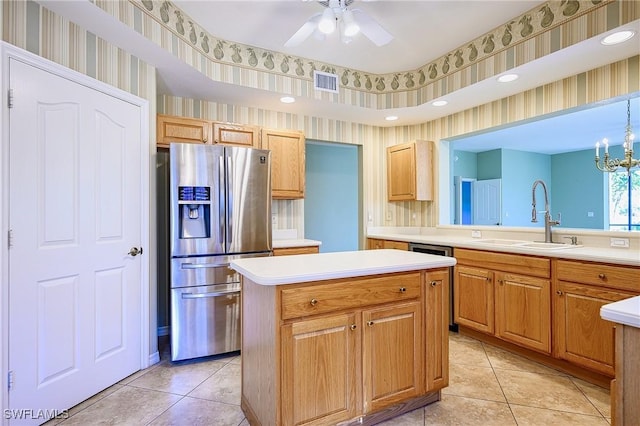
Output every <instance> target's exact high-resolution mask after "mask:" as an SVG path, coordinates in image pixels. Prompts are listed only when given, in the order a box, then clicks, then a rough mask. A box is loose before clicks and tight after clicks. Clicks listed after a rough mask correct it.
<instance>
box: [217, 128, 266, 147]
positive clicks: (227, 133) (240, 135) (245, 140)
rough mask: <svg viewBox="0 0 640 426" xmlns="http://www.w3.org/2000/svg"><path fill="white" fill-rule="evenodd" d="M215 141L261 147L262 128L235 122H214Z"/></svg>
mask: <svg viewBox="0 0 640 426" xmlns="http://www.w3.org/2000/svg"><path fill="white" fill-rule="evenodd" d="M213 143H219V144H224V145H236V146H244V147H247V148H260V129H259V128H258V127H255V126H244V125H241V124H233V123H217V122H214V123H213Z"/></svg>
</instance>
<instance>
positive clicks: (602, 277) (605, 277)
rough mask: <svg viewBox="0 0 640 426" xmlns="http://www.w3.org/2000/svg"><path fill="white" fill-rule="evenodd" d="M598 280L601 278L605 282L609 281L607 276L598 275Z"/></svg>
mask: <svg viewBox="0 0 640 426" xmlns="http://www.w3.org/2000/svg"><path fill="white" fill-rule="evenodd" d="M598 278H600V279H601V280H605V279H607V276H606V275H605V274H598Z"/></svg>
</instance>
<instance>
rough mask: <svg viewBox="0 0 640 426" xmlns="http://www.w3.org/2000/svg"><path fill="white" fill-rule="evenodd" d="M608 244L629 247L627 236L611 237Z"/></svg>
mask: <svg viewBox="0 0 640 426" xmlns="http://www.w3.org/2000/svg"><path fill="white" fill-rule="evenodd" d="M610 245H611V247H623V248H629V239H628V238H611V239H610Z"/></svg>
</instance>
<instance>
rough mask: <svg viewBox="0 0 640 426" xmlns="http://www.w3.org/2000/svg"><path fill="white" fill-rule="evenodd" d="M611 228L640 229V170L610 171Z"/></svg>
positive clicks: (619, 229) (620, 229) (615, 229)
mask: <svg viewBox="0 0 640 426" xmlns="http://www.w3.org/2000/svg"><path fill="white" fill-rule="evenodd" d="M609 229H610V230H611V231H628V230H631V231H640V170H639V169H632V171H631V173H630V174H627V172H626V171H620V172H612V173H609Z"/></svg>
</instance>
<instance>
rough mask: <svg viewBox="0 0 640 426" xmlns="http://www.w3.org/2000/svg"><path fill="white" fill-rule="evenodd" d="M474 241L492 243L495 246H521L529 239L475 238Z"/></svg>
mask: <svg viewBox="0 0 640 426" xmlns="http://www.w3.org/2000/svg"><path fill="white" fill-rule="evenodd" d="M473 242H474V243H480V244H490V245H495V246H519V245H521V244H526V243H528V241H524V240H503V239H499V238H496V239H486V240H474V241H473Z"/></svg>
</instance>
